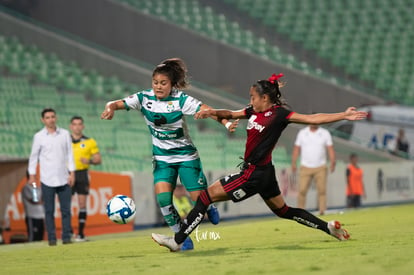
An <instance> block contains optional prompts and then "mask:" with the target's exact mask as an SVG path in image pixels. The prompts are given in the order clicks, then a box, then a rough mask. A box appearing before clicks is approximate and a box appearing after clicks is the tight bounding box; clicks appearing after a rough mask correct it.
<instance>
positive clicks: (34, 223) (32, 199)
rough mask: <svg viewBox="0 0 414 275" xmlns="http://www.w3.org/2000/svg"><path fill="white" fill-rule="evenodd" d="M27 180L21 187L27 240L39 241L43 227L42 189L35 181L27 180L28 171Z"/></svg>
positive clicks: (42, 234)
mask: <svg viewBox="0 0 414 275" xmlns="http://www.w3.org/2000/svg"><path fill="white" fill-rule="evenodd" d="M27 180H28V181H27V183H26V184H25V185H24V186H23V189H22V200H23V206H24V213H25V221H26V228H27V240H28V241H29V242H33V241H41V240H43V236H44V228H45V225H44V222H45V221H44V218H45V211H44V208H43V202H42V190H41V188H40V186H36V182H30V181H29V173H27Z"/></svg>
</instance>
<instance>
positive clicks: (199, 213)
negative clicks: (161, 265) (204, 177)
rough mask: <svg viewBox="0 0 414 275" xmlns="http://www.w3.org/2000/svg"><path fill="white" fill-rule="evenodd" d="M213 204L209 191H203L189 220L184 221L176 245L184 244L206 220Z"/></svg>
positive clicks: (177, 234) (177, 235)
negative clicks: (205, 217) (208, 209)
mask: <svg viewBox="0 0 414 275" xmlns="http://www.w3.org/2000/svg"><path fill="white" fill-rule="evenodd" d="M211 203H212V201H211V199H210V196H209V195H208V192H207V190H203V191H201V193H200V196H199V197H198V199H197V202H196V204H195V206H194V207H193V209H192V210H191V211H190V213H188V215H187V218H186V219H185V220H184V222H183V224H182V226H181V229H180V232H178V233H176V234H175V237H174V239H175V241H176V243H178V244H180V243H183V242H184V240H185V239H186V238H187V237H188V235H190V234H191V232H193V230H194V229H195V228H196V227H197V226H198V225H199V224H200V223H201V221H202V220H203V219H204V215H205V214H206V211H207V208H208V206H209V205H210V204H211Z"/></svg>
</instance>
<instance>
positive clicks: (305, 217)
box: [272, 204, 330, 234]
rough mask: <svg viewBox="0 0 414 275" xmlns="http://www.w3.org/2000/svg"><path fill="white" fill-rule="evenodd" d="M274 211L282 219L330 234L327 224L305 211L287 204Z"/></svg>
mask: <svg viewBox="0 0 414 275" xmlns="http://www.w3.org/2000/svg"><path fill="white" fill-rule="evenodd" d="M272 211H273V213H275V214H276V215H278V216H279V217H281V218H284V219H289V220H294V221H297V222H298V223H300V224H303V225H306V226H309V227H312V228H315V229H319V230H322V231H324V232H326V233H328V234H330V232H329V229H328V223H327V222H325V221H323V220H321V219H319V218H318V217H316V216H314V215H312V214H311V213H309V212H308V211H306V210H304V209H301V208H292V207H289V206H287V205H286V204H285V205H284V206H283V207H282V208H280V209H276V210H272Z"/></svg>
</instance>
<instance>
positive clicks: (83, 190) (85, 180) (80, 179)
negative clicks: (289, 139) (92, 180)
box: [72, 170, 89, 195]
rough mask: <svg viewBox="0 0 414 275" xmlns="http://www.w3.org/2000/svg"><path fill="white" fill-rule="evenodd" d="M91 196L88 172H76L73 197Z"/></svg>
mask: <svg viewBox="0 0 414 275" xmlns="http://www.w3.org/2000/svg"><path fill="white" fill-rule="evenodd" d="M75 193H78V194H79V195H89V174H88V170H78V171H75V184H74V185H73V187H72V195H73V194H75Z"/></svg>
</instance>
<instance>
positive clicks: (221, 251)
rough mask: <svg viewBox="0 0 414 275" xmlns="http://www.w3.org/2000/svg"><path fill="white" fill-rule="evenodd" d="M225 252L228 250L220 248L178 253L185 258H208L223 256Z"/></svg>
mask: <svg viewBox="0 0 414 275" xmlns="http://www.w3.org/2000/svg"><path fill="white" fill-rule="evenodd" d="M227 250H228V248H226V247H221V248H217V249H212V250H193V251H185V252H179V253H180V254H182V255H183V256H186V257H192V256H203V257H208V256H217V255H221V254H225V253H226V251H227Z"/></svg>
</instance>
